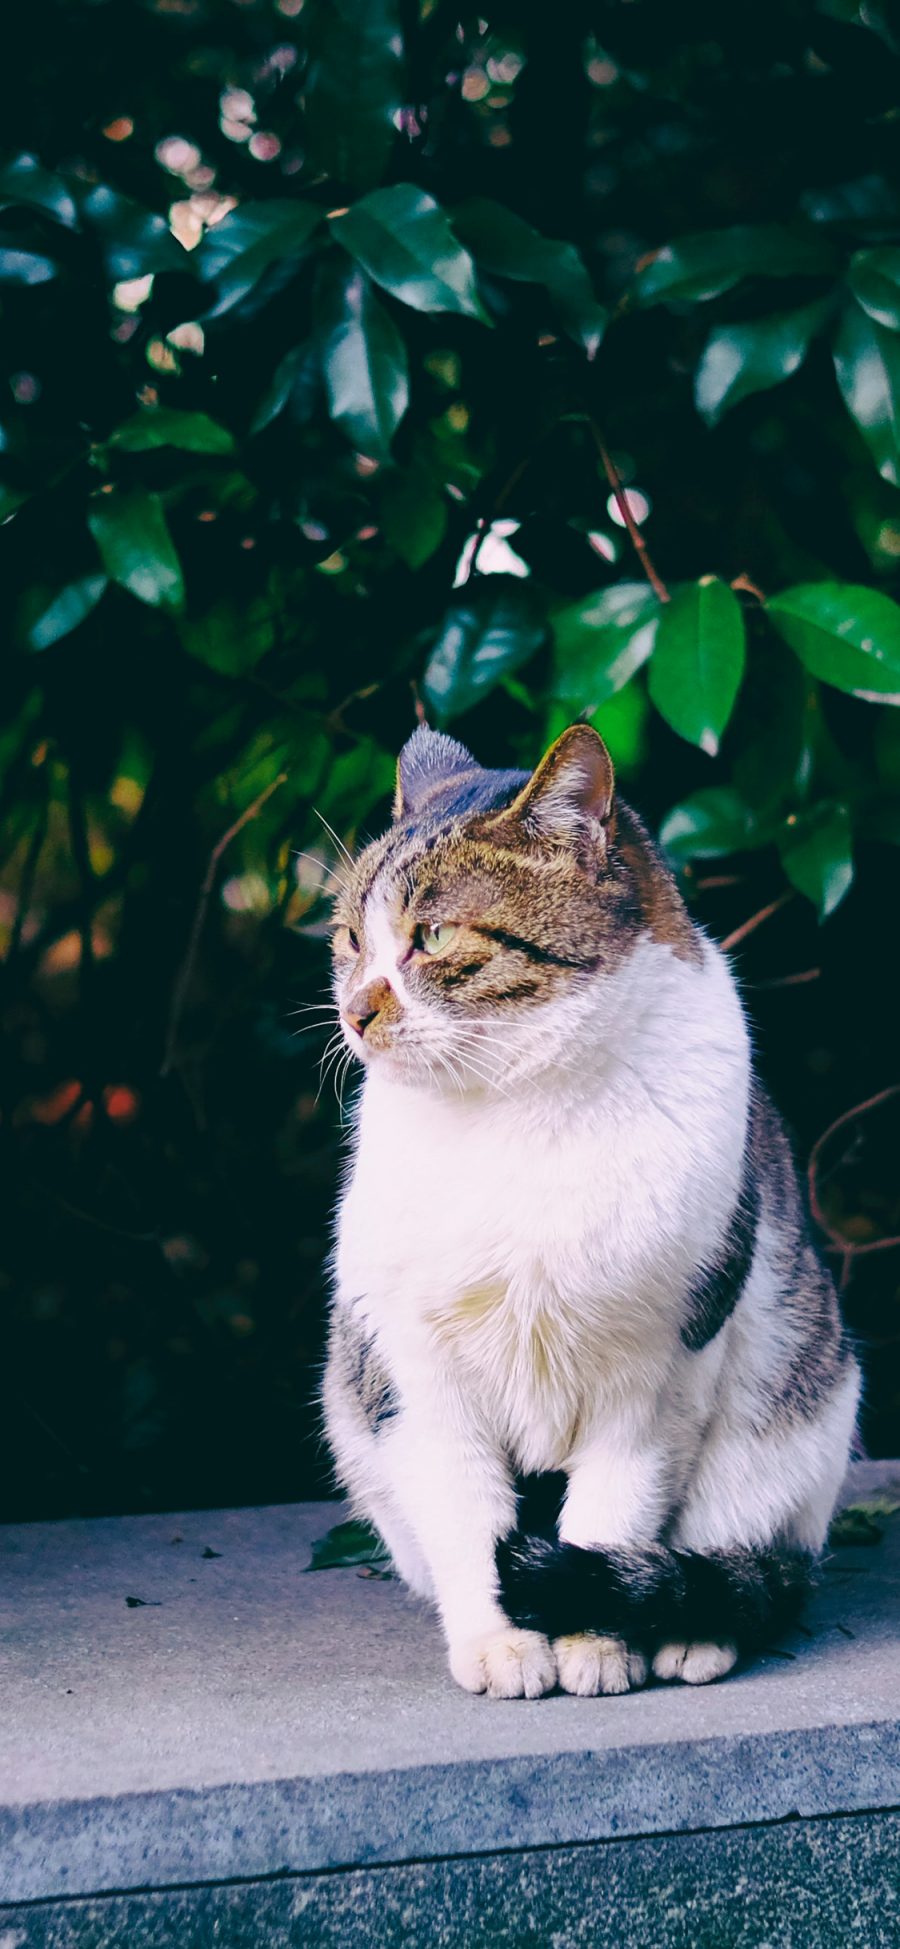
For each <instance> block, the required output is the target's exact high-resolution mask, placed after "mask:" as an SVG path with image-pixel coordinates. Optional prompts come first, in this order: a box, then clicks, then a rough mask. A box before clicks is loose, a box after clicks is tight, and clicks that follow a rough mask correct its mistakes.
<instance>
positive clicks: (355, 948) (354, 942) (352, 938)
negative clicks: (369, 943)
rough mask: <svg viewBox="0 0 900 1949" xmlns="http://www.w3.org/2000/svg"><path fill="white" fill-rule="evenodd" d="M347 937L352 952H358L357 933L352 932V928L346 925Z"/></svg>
mask: <svg viewBox="0 0 900 1949" xmlns="http://www.w3.org/2000/svg"><path fill="white" fill-rule="evenodd" d="M347 939H348V941H349V943H350V946H351V947H352V949H353V952H354V954H358V953H359V935H358V934H354V932H353V929H352V927H348V929H347Z"/></svg>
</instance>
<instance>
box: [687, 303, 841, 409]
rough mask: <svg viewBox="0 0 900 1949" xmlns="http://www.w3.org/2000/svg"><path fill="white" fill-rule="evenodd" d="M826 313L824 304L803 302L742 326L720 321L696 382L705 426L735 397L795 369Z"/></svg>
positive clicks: (775, 382) (696, 396) (734, 402)
mask: <svg viewBox="0 0 900 1949" xmlns="http://www.w3.org/2000/svg"><path fill="white" fill-rule="evenodd" d="M826 316H827V306H825V305H821V304H816V305H806V306H805V307H804V309H803V310H802V311H785V312H779V313H777V314H776V315H775V316H774V317H770V318H756V319H753V320H752V321H751V322H750V323H748V324H746V325H720V326H718V327H717V328H716V330H715V331H713V332H711V333H710V335H709V338H708V339H707V341H706V348H705V350H704V353H703V356H702V358H701V360H700V364H699V365H698V367H697V372H696V376H695V380H694V399H695V401H696V405H697V411H698V413H701V414H702V416H703V418H704V419H705V420H706V422H707V425H709V426H715V424H716V422H717V420H720V419H721V417H722V414H723V413H724V412H726V411H727V409H728V407H729V406H736V405H737V402H738V400H740V399H747V398H748V397H749V395H750V394H751V393H758V392H766V391H767V390H768V388H769V387H770V386H778V385H780V384H781V382H782V380H784V379H790V378H791V377H792V376H793V374H794V373H795V372H799V370H800V367H801V365H802V364H803V361H804V359H805V357H806V354H807V352H808V351H809V346H810V341H811V339H812V338H813V335H814V334H815V332H816V331H818V329H819V327H820V325H822V324H823V323H824V320H825V318H826Z"/></svg>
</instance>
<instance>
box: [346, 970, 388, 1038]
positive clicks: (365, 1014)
mask: <svg viewBox="0 0 900 1949" xmlns="http://www.w3.org/2000/svg"><path fill="white" fill-rule="evenodd" d="M392 995H393V989H392V988H391V985H390V982H388V981H385V980H384V977H383V976H379V978H378V980H377V981H370V982H367V984H366V986H365V988H358V989H357V990H356V993H355V994H353V995H348V997H347V1000H346V1002H345V1003H344V1009H343V1015H344V1021H345V1022H347V1023H348V1024H349V1026H350V1028H351V1029H355V1030H356V1033H357V1035H361V1036H364V1035H365V1033H366V1030H367V1029H368V1028H369V1027H370V1026H371V1024H372V1023H373V1022H376V1021H377V1020H378V1017H379V1015H380V1014H381V1011H382V1009H383V1008H384V1006H385V1003H386V1002H388V1001H390V999H391V997H392Z"/></svg>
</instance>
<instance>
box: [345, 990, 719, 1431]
mask: <svg viewBox="0 0 900 1949" xmlns="http://www.w3.org/2000/svg"><path fill="white" fill-rule="evenodd" d="M724 972H725V971H724V967H723V964H722V963H721V962H719V961H718V957H716V959H715V961H714V962H713V961H711V962H710V965H709V970H708V971H707V969H704V970H702V971H696V970H693V969H691V970H685V971H684V972H683V975H682V972H681V971H680V970H676V979H675V981H674V984H673V981H672V979H671V971H670V968H667V970H666V977H667V980H666V983H664V993H666V994H667V993H669V992H670V991H672V990H673V987H674V992H675V993H676V994H677V996H678V1006H679V1009H680V1010H681V1012H682V1013H683V1012H684V1009H685V1006H686V1002H685V998H684V995H683V994H682V992H681V991H682V989H685V990H686V993H687V995H688V997H689V999H690V1010H689V1012H690V1015H691V1017H692V1018H693V1019H692V1024H691V1034H690V1035H686V1034H685V1033H684V1024H683V1023H682V1024H681V1025H680V1026H681V1034H680V1037H679V1038H677V1039H675V1038H674V1036H673V1024H672V1023H671V1022H666V1021H665V1020H660V1019H659V1013H660V1012H659V1010H658V1009H656V1010H654V1011H652V1012H651V1014H650V1017H649V1020H650V1023H651V1024H652V1027H651V1028H650V1029H649V1030H647V1031H644V1030H641V1031H640V1032H639V1033H637V1034H635V1033H632V1034H631V1035H630V1036H629V1037H628V1038H627V1042H626V1038H625V1037H624V1034H623V1037H622V1050H623V1052H624V1049H625V1047H626V1046H627V1049H628V1056H627V1059H625V1057H624V1053H623V1057H622V1060H618V1059H617V1060H616V1061H612V1062H609V1061H607V1062H605V1063H602V1064H601V1063H600V1062H599V1061H598V1060H597V1059H596V1052H595V1060H594V1068H593V1072H592V1066H591V1061H590V1059H587V1060H586V1065H585V1069H584V1070H582V1069H581V1068H579V1070H578V1072H577V1079H578V1080H577V1087H573V1086H572V1083H571V1074H572V1072H570V1080H569V1084H568V1085H567V1086H566V1087H563V1084H562V1081H561V1080H560V1079H557V1081H556V1082H554V1080H553V1078H549V1079H548V1078H545V1079H544V1080H543V1084H542V1086H541V1087H540V1088H537V1089H534V1090H528V1089H526V1090H520V1091H519V1092H518V1093H515V1092H514V1093H513V1095H512V1096H511V1097H510V1098H508V1099H507V1098H505V1097H500V1098H497V1097H490V1096H486V1095H485V1096H472V1097H467V1098H463V1099H456V1098H453V1097H442V1096H440V1095H436V1094H432V1093H429V1092H428V1091H426V1090H417V1089H414V1088H410V1087H409V1086H408V1085H402V1084H399V1083H392V1082H391V1081H390V1080H388V1079H387V1078H385V1077H383V1076H382V1075H379V1073H378V1072H377V1069H374V1070H373V1073H372V1074H370V1076H369V1077H368V1078H367V1080H366V1085H365V1092H364V1100H363V1104H362V1109H361V1114H360V1123H359V1131H358V1142H357V1150H356V1158H355V1163H354V1169H353V1174H352V1178H351V1181H350V1184H349V1186H348V1190H347V1193H346V1196H345V1199H344V1202H343V1205H342V1208H341V1214H340V1223H339V1240H338V1254H337V1272H338V1284H339V1289H340V1291H341V1293H342V1294H343V1295H344V1296H345V1297H346V1298H352V1299H354V1300H357V1301H359V1302H361V1303H362V1305H363V1308H364V1310H365V1312H366V1313H367V1314H368V1316H369V1318H370V1320H371V1322H372V1325H373V1326H374V1327H375V1328H376V1329H377V1331H378V1333H379V1336H380V1337H381V1339H382V1341H383V1344H384V1346H385V1350H386V1352H387V1353H388V1356H389V1359H390V1361H391V1363H392V1366H393V1367H394V1368H395V1370H396V1371H398V1372H399V1373H400V1374H401V1375H404V1374H405V1376H406V1378H407V1382H408V1385H409V1386H410V1387H420V1386H421V1385H423V1382H424V1380H425V1377H426V1370H429V1377H430V1378H431V1379H432V1380H433V1377H434V1375H435V1374H438V1375H442V1376H443V1378H444V1381H445V1384H447V1385H450V1386H461V1387H464V1388H465V1389H466V1391H467V1394H469V1396H470V1397H471V1398H474V1399H476V1400H477V1401H478V1403H479V1404H480V1407H481V1410H482V1412H483V1413H484V1415H485V1416H486V1417H487V1418H488V1419H489V1420H490V1422H491V1424H492V1425H493V1428H494V1430H495V1432H496V1434H497V1435H498V1436H499V1437H500V1438H501V1439H502V1440H503V1441H504V1443H505V1444H506V1445H508V1446H509V1447H510V1449H511V1450H512V1451H513V1452H514V1454H515V1455H516V1457H517V1459H518V1461H519V1463H520V1465H521V1466H522V1467H525V1468H550V1467H554V1466H559V1465H560V1464H561V1463H562V1462H563V1461H564V1460H565V1459H566V1457H567V1455H569V1454H570V1453H571V1451H572V1448H573V1445H574V1444H575V1443H576V1441H577V1439H578V1435H579V1433H580V1432H581V1431H582V1430H583V1424H584V1418H585V1415H586V1413H587V1412H588V1411H589V1412H590V1413H595V1412H596V1411H597V1409H598V1407H600V1406H601V1405H602V1402H603V1400H604V1399H607V1400H609V1399H610V1398H611V1397H618V1396H621V1395H622V1394H623V1393H628V1392H629V1391H631V1392H632V1393H643V1392H646V1391H647V1390H652V1389H653V1388H654V1387H656V1386H658V1385H659V1381H660V1376H661V1363H662V1367H663V1369H664V1364H665V1361H666V1359H667V1358H668V1357H669V1352H670V1349H671V1345H672V1341H673V1338H675V1339H677V1324H675V1325H674V1326H673V1322H675V1321H676V1309H675V1308H674V1306H673V1303H672V1302H673V1296H677V1294H678V1293H679V1292H680V1291H681V1290H682V1289H683V1286H684V1283H685V1281H686V1280H687V1279H688V1278H689V1277H690V1275H691V1272H692V1270H693V1268H694V1267H695V1266H696V1265H697V1264H698V1262H700V1261H702V1258H703V1254H704V1250H705V1249H706V1247H707V1246H708V1245H709V1244H710V1243H711V1242H712V1241H713V1240H714V1239H715V1238H716V1237H717V1236H718V1231H719V1228H720V1226H721V1221H722V1214H723V1212H725V1211H727V1210H728V1209H730V1206H731V1204H732V1203H733V1199H734V1195H735V1191H736V1187H737V1179H738V1174H739V1170H740V1156H741V1150H742V1145H743V1117H744V1106H745V1100H746V1049H745V1040H744V1035H743V1024H742V1021H741V1018H740V1010H739V1006H738V1004H737V999H736V997H735V996H734V992H733V989H732V988H731V985H730V981H729V982H728V984H727V988H723V984H722V980H721V975H722V973H724ZM719 995H721V996H722V998H723V1001H722V1006H721V1007H720V1008H719V1009H718V1010H716V1009H715V1008H712V1009H711V1008H710V1003H711V1001H713V1000H714V999H716V998H717V997H718V996H719ZM715 1036H718V1038H719V1050H720V1057H719V1060H715V1059H714V1058H713V1059H712V1060H711V1055H710V1048H709V1042H710V1038H711V1037H713V1038H714V1037H715ZM723 1038H724V1040H723ZM661 1052H662V1053H661ZM723 1056H724V1057H725V1058H727V1059H726V1060H723V1059H722V1058H723ZM594 1072H595V1073H594ZM592 1073H593V1074H594V1084H593V1086H592V1083H591V1076H592ZM585 1075H586V1076H587V1084H585ZM588 1404H589V1408H588Z"/></svg>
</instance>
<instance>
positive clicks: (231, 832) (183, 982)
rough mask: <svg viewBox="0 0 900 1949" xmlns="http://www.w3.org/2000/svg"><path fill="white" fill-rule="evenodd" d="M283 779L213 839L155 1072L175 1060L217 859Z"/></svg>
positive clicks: (164, 1073) (165, 1070)
mask: <svg viewBox="0 0 900 1949" xmlns="http://www.w3.org/2000/svg"><path fill="white" fill-rule="evenodd" d="M286 779H287V772H286V771H281V772H279V774H278V777H277V778H273V780H272V782H271V784H270V785H267V786H266V788H265V791H263V792H260V793H259V796H258V797H257V798H255V799H254V800H253V803H252V805H248V806H247V807H246V809H245V811H243V812H242V813H241V815H240V818H239V819H235V821H234V824H233V825H231V826H229V828H228V831H227V832H223V834H222V837H221V839H217V840H216V843H215V845H214V847H213V849H212V852H211V853H210V856H209V863H208V865H207V868H206V872H205V874H204V876H203V884H202V886H201V888H200V894H199V898H198V900H197V907H196V911H195V913H194V919H193V922H192V925H191V931H190V936H189V938H188V944H187V951H186V953H185V957H184V960H183V962H182V964H181V969H180V971H179V974H178V978H177V980H176V982H175V986H174V989H173V991H172V1007H171V1010H170V1012H169V1026H168V1030H167V1032H166V1046H165V1053H164V1055H163V1060H162V1068H161V1069H160V1072H159V1073H160V1076H168V1074H169V1071H170V1070H171V1069H172V1067H173V1064H174V1061H175V1049H176V1045H177V1042H178V1030H179V1028H180V1026H181V1017H182V1015H183V1014H184V1005H185V1002H186V1001H187V998H188V992H189V990H190V985H191V981H192V979H193V974H194V963H195V961H196V959H197V949H198V948H199V946H200V936H201V934H202V933H203V923H204V921H205V919H206V910H207V908H208V906H209V901H210V895H211V893H212V890H213V887H214V885H215V881H216V872H217V870H218V866H219V861H220V860H221V858H222V855H223V853H224V852H226V850H227V848H228V847H229V846H230V845H231V842H232V840H233V839H236V838H237V836H238V833H239V832H242V831H243V829H244V827H245V826H247V825H249V824H250V821H251V819H255V818H256V817H257V814H258V813H260V812H261V811H262V809H263V806H264V805H265V803H266V801H267V799H270V798H271V797H272V793H273V792H277V790H278V788H279V786H280V785H283V784H284V783H285V781H286Z"/></svg>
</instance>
